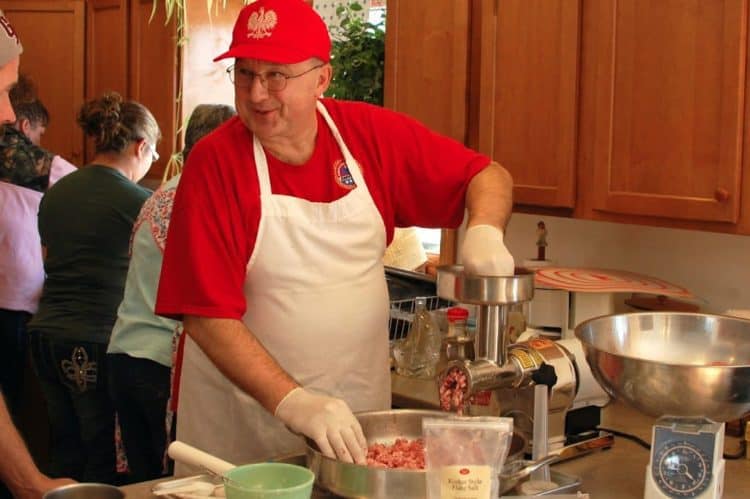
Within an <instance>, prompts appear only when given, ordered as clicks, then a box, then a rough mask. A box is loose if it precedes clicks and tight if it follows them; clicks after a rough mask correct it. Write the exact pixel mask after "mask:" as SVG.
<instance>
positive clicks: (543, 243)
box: [536, 220, 547, 260]
mask: <svg viewBox="0 0 750 499" xmlns="http://www.w3.org/2000/svg"><path fill="white" fill-rule="evenodd" d="M546 251H547V227H546V226H545V225H544V222H542V221H541V220H540V221H539V223H538V224H536V259H537V260H546Z"/></svg>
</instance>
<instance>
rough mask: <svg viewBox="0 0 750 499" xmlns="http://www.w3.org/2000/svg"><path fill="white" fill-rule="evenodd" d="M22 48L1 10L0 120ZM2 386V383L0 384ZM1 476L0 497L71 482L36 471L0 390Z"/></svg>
mask: <svg viewBox="0 0 750 499" xmlns="http://www.w3.org/2000/svg"><path fill="white" fill-rule="evenodd" d="M21 52H23V47H22V46H21V42H20V40H19V39H18V36H17V35H16V32H15V31H14V30H13V27H12V26H11V24H10V22H9V21H8V19H7V18H6V17H5V16H4V15H3V12H2V10H0V124H6V123H13V122H14V121H15V120H16V116H15V113H14V112H13V106H12V105H11V103H10V100H9V99H8V93H9V91H10V90H11V88H12V87H13V85H14V84H15V82H16V80H17V78H18V63H19V60H20V56H21ZM4 186H6V182H2V181H0V212H2V213H5V209H6V208H7V205H6V203H7V200H8V199H13V196H9V197H6V194H7V192H6V191H5V190H4V189H3V188H2V187H4ZM11 187H13V186H11ZM4 192H5V194H4ZM10 192H12V190H11V191H10ZM4 232H5V229H4V228H0V235H2V234H3V233H4ZM0 239H3V237H0ZM4 254H5V253H4ZM3 270H4V269H2V268H0V281H3V280H4V275H3ZM4 390H5V387H3V391H4ZM0 480H2V485H0V497H2V498H3V499H5V498H6V497H8V498H9V497H11V494H12V497H15V498H17V499H40V498H41V497H42V495H43V494H44V493H45V492H47V491H48V490H50V489H54V488H56V487H60V486H63V485H67V484H70V483H73V482H72V480H70V479H67V478H59V479H52V478H49V477H48V476H47V475H45V474H43V473H42V472H41V471H39V468H38V467H37V465H36V463H34V460H33V459H32V457H31V454H29V450H28V449H27V448H26V444H25V443H24V441H23V438H21V435H20V434H19V433H18V430H17V429H16V427H15V425H14V424H13V420H12V418H11V416H10V412H9V411H8V407H7V406H6V405H5V400H4V397H3V396H2V394H0ZM6 487H7V488H6Z"/></svg>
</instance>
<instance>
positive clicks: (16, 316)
mask: <svg viewBox="0 0 750 499" xmlns="http://www.w3.org/2000/svg"><path fill="white" fill-rule="evenodd" d="M29 318H31V314H29V313H28V312H24V311H19V310H6V309H3V308H0V388H2V391H3V395H5V402H6V404H7V405H8V410H9V411H10V413H11V415H12V416H13V417H14V418H15V417H16V415H17V412H18V407H19V404H20V399H21V390H22V388H23V373H24V369H25V366H26V355H27V351H28V344H29V341H28V334H27V332H26V323H27V322H28V321H29Z"/></svg>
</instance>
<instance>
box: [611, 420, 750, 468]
mask: <svg viewBox="0 0 750 499" xmlns="http://www.w3.org/2000/svg"><path fill="white" fill-rule="evenodd" d="M596 430H597V431H606V432H607V433H611V434H612V435H615V436H616V437H622V438H624V439H627V440H631V441H633V442H635V443H636V444H638V445H640V446H641V447H643V448H644V449H646V450H649V451H650V450H651V444H650V443H648V442H646V441H645V440H643V439H642V438H640V437H637V436H636V435H631V434H630V433H625V432H623V431H619V430H613V429H612V428H603V427H601V426H598V427H597V428H596ZM739 447H740V449H739V451H737V452H736V453H735V454H730V453H727V452H725V453H724V459H728V460H735V459H742V458H744V457H745V451H746V450H747V442H745V441H744V440H740V446H739Z"/></svg>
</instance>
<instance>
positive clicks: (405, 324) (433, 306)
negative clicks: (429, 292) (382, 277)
mask: <svg viewBox="0 0 750 499" xmlns="http://www.w3.org/2000/svg"><path fill="white" fill-rule="evenodd" d="M419 298H422V297H419ZM423 298H424V299H425V306H426V307H427V310H430V311H432V310H438V309H440V308H444V307H448V306H450V305H451V302H450V301H447V300H443V299H442V298H439V297H437V296H425V297H423ZM416 301H417V297H414V298H407V299H405V300H391V302H390V315H389V319H388V337H389V338H390V340H391V341H394V340H399V339H401V338H406V335H407V334H408V333H409V329H410V328H411V323H412V321H413V320H414V307H415V303H416Z"/></svg>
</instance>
